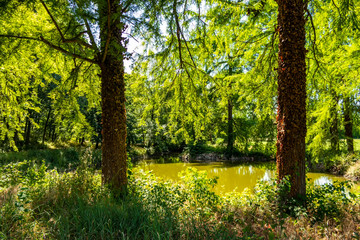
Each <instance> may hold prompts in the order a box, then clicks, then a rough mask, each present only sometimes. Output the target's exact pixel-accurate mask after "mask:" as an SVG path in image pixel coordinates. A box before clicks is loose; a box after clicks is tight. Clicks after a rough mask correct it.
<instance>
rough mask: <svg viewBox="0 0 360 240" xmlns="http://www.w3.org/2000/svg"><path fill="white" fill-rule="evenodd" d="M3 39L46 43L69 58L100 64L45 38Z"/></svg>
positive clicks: (6, 35) (2, 35)
mask: <svg viewBox="0 0 360 240" xmlns="http://www.w3.org/2000/svg"><path fill="white" fill-rule="evenodd" d="M1 37H5V38H15V39H26V40H32V41H39V42H43V43H45V44H46V45H48V46H49V47H51V48H53V49H56V50H58V51H59V52H62V53H64V54H66V55H69V56H72V57H74V58H78V59H82V60H84V61H87V62H90V63H96V64H97V63H98V62H97V61H95V60H94V59H90V58H87V57H84V56H81V55H79V54H76V53H72V52H69V51H68V50H66V49H64V48H62V47H60V46H57V45H55V44H53V43H51V42H50V41H48V40H46V39H45V38H44V37H42V36H41V37H39V38H35V37H27V36H16V35H10V34H0V38H1Z"/></svg>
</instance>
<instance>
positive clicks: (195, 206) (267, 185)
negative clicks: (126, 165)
mask: <svg viewBox="0 0 360 240" xmlns="http://www.w3.org/2000/svg"><path fill="white" fill-rule="evenodd" d="M80 160H81V161H80V162H79V163H78V164H77V167H76V169H74V170H67V171H61V172H59V171H58V170H56V169H47V167H46V164H44V163H43V162H36V161H33V160H27V161H19V162H17V163H8V164H4V165H2V166H1V168H0V169H1V170H0V175H1V181H0V239H323V238H326V239H352V238H353V239H356V238H359V235H358V233H359V231H360V221H359V220H360V216H359V210H360V209H359V196H357V195H354V194H351V193H349V192H348V190H347V189H348V187H349V186H348V184H349V183H336V182H335V183H334V184H333V185H323V186H314V185H312V184H308V186H307V195H306V198H305V199H303V200H302V201H303V202H291V201H289V200H288V199H286V198H285V197H284V196H286V189H287V183H286V181H285V182H284V183H283V184H282V185H277V184H276V182H275V181H270V182H258V184H257V185H256V186H255V188H254V191H251V190H245V191H244V192H243V193H236V192H233V193H228V194H227V195H225V196H219V195H216V194H215V193H214V192H213V188H214V186H215V185H216V182H217V180H216V179H213V178H208V177H207V174H206V172H202V171H198V170H196V169H193V168H188V169H187V170H186V171H184V172H182V173H181V175H180V176H181V181H180V182H178V183H174V182H171V181H164V180H162V179H160V178H157V177H156V176H154V175H153V174H152V173H149V172H143V171H141V170H137V171H135V170H134V171H131V172H130V173H131V174H130V175H129V186H128V189H129V191H128V194H127V196H125V197H124V198H123V199H120V200H119V199H118V198H114V197H113V196H112V194H111V192H110V191H109V189H108V188H107V187H106V186H103V185H102V184H101V174H100V172H99V171H98V170H96V168H95V167H94V164H93V163H94V156H93V155H92V154H91V152H88V153H86V154H83V155H82V157H80ZM279 186H280V187H279Z"/></svg>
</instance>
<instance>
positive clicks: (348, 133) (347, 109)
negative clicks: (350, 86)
mask: <svg viewBox="0 0 360 240" xmlns="http://www.w3.org/2000/svg"><path fill="white" fill-rule="evenodd" d="M343 104H344V127H345V138H346V144H347V150H348V152H349V153H353V152H354V137H353V122H352V116H351V113H352V112H351V104H350V98H349V97H345V98H344V102H343Z"/></svg>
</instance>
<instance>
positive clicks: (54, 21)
mask: <svg viewBox="0 0 360 240" xmlns="http://www.w3.org/2000/svg"><path fill="white" fill-rule="evenodd" d="M40 2H41V4H42V5H43V6H44V8H45V10H46V12H47V13H48V14H49V16H50V18H51V21H52V22H53V24H54V25H55V27H56V29H57V30H58V32H59V34H60V37H61V41H62V42H63V43H71V42H75V43H78V44H80V45H82V46H84V47H87V48H90V49H93V50H96V45H92V44H88V43H87V42H85V41H83V40H81V39H80V38H79V37H80V36H81V35H82V34H84V33H85V32H81V33H79V34H78V35H77V36H76V37H74V38H70V39H66V38H65V36H64V34H63V33H62V31H61V29H60V27H59V24H58V23H57V22H56V20H55V18H54V16H53V15H52V14H51V12H50V10H49V8H48V7H47V6H46V4H45V3H44V1H43V0H40ZM86 32H87V31H86Z"/></svg>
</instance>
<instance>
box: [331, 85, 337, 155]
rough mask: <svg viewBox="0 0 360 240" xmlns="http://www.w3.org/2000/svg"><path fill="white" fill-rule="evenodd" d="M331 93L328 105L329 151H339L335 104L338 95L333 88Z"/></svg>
mask: <svg viewBox="0 0 360 240" xmlns="http://www.w3.org/2000/svg"><path fill="white" fill-rule="evenodd" d="M330 94H331V100H332V102H331V106H330V129H329V130H330V143H331V151H333V152H338V151H339V123H338V122H339V121H338V114H337V105H338V102H339V99H338V96H337V94H336V92H335V90H334V89H331V90H330Z"/></svg>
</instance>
